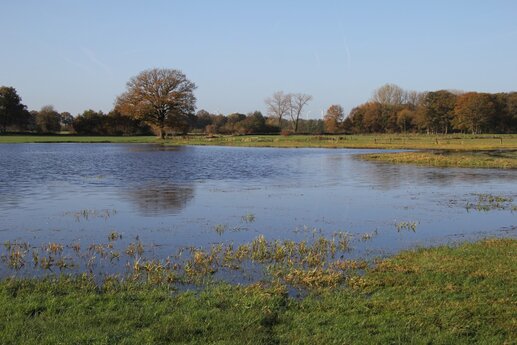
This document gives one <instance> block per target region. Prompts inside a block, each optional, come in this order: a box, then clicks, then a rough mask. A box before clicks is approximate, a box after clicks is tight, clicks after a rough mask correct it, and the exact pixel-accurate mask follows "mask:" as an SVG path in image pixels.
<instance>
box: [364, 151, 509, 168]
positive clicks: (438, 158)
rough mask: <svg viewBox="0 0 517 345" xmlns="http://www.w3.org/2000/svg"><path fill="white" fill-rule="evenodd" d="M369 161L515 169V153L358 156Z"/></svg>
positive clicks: (426, 153) (433, 153) (427, 153)
mask: <svg viewBox="0 0 517 345" xmlns="http://www.w3.org/2000/svg"><path fill="white" fill-rule="evenodd" d="M358 157H359V158H361V159H364V160H369V161H378V162H386V163H397V164H417V165H426V166H437V167H465V168H497V169H516V168H517V151H509V152H495V153H494V152H449V151H446V152H421V151H419V152H398V153H379V154H378V153H374V154H363V155H359V156H358Z"/></svg>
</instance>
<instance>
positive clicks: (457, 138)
mask: <svg viewBox="0 0 517 345" xmlns="http://www.w3.org/2000/svg"><path fill="white" fill-rule="evenodd" d="M36 142H45V143H52V142H56V143H59V142H80V143H95V142H112V143H135V142H137V143H161V144H165V145H218V146H245V147H328V148H379V149H380V148H386V149H440V150H471V151H472V150H503V149H517V135H514V134H504V135H500V134H497V135H492V134H486V135H462V134H450V135H425V134H407V135H404V134H376V135H375V134H371V135H291V136H281V135H249V136H214V137H205V136H200V135H190V136H184V137H183V136H177V137H175V138H172V139H166V140H160V139H158V138H156V137H152V136H140V137H138V136H137V137H103V136H76V135H48V136H36V135H3V136H1V135H0V143H36Z"/></svg>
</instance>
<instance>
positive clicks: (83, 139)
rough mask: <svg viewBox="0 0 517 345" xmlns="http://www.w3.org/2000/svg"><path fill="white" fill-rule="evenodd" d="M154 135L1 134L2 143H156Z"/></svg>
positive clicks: (0, 141)
mask: <svg viewBox="0 0 517 345" xmlns="http://www.w3.org/2000/svg"><path fill="white" fill-rule="evenodd" d="M155 142H158V139H157V138H156V137H154V136H134V137H122V136H80V135H68V134H63V135H0V144H23V143H155Z"/></svg>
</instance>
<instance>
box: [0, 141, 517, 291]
mask: <svg viewBox="0 0 517 345" xmlns="http://www.w3.org/2000/svg"><path fill="white" fill-rule="evenodd" d="M375 152H382V151H379V150H350V149H274V148H231V147H188V146H187V147H162V146H158V145H143V144H140V145H139V144H135V145H133V144H120V145H119V144H9V145H1V146H0V196H1V197H0V242H2V243H3V245H2V247H1V248H0V256H1V257H2V260H1V263H0V275H1V276H7V275H13V274H14V275H18V276H27V275H34V274H37V275H40V274H46V273H48V272H60V271H65V272H66V271H70V272H82V271H92V272H95V273H97V274H99V273H102V274H103V273H122V272H127V271H128V270H130V271H132V272H134V271H140V270H147V271H149V270H157V269H158V270H159V269H162V268H164V267H167V269H168V271H171V272H175V274H177V275H187V276H190V277H193V276H198V275H199V276H203V275H204V274H214V273H215V275H216V277H221V278H225V279H227V280H239V281H240V280H253V279H256V278H257V277H260V276H261V274H262V269H261V268H257V267H256V266H257V265H255V264H253V262H255V263H256V262H258V263H262V264H268V265H270V264H279V263H282V264H285V263H286V262H288V261H289V255H291V256H293V257H296V258H295V259H294V264H293V263H292V262H291V261H289V264H290V265H291V264H292V265H293V266H291V268H293V267H294V268H297V267H298V266H296V265H298V264H299V267H303V268H307V267H308V268H311V267H313V266H314V267H321V266H322V265H327V266H325V267H328V261H326V260H327V259H328V258H329V257H332V259H333V260H334V261H333V262H336V261H335V260H338V261H339V262H340V263H339V265H344V266H347V265H348V266H350V265H352V266H354V265H356V266H358V267H359V268H361V265H362V264H361V262H360V261H357V262H355V263H351V262H350V263H347V261H346V260H349V259H356V260H359V259H367V260H371V259H372V258H374V257H378V256H385V255H389V254H393V253H396V252H398V251H400V250H402V249H407V248H413V247H416V246H429V245H437V244H443V243H450V242H455V241H463V240H474V239H478V238H481V237H486V236H490V237H492V236H504V237H515V236H516V234H517V230H516V228H515V226H516V225H517V222H516V220H517V217H516V216H517V208H516V205H517V201H514V199H515V200H517V188H516V186H517V184H516V182H517V173H516V172H515V171H512V170H506V171H503V170H490V169H454V168H428V167H418V166H410V165H407V166H406V165H390V164H385V163H376V162H367V161H361V160H358V159H356V158H354V155H355V154H357V153H375ZM286 241H287V242H286ZM302 243H304V244H302ZM239 246H240V247H239ZM307 257H309V261H307V260H306V258H307ZM323 257H325V258H323ZM297 260H298V261H297ZM310 260H314V261H310ZM145 265H148V266H145ZM311 265H313V266H311ZM219 268H224V269H219ZM42 272H43V273H42ZM179 272H181V273H179ZM235 272H238V273H235ZM270 273H271V272H270ZM275 273H278V272H275ZM287 274H290V273H285V274H284V275H283V276H282V278H285V277H286V276H287ZM161 278H163V277H161ZM161 278H160V279H161ZM169 278H170V279H173V278H171V277H169ZM169 278H166V279H169ZM330 278H332V277H330ZM330 278H329V279H330ZM174 279H176V278H174ZM293 279H298V278H296V277H295V278H293Z"/></svg>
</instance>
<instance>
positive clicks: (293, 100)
mask: <svg viewBox="0 0 517 345" xmlns="http://www.w3.org/2000/svg"><path fill="white" fill-rule="evenodd" d="M288 96H289V116H290V117H291V120H292V121H293V127H294V128H293V129H294V132H295V133H296V132H298V120H299V119H300V115H301V114H302V111H303V108H304V107H305V106H306V105H307V103H309V102H310V101H311V100H312V96H311V95H306V94H303V93H295V94H290V95H288Z"/></svg>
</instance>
